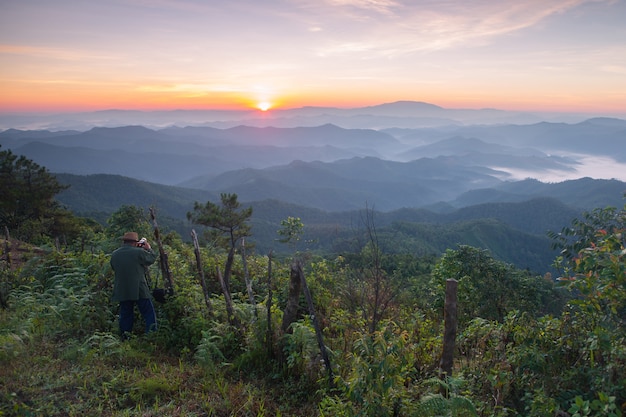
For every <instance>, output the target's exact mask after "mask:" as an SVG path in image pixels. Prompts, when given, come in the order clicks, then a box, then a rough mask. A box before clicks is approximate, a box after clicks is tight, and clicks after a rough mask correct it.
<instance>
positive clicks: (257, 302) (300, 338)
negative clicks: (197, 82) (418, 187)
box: [0, 151, 626, 417]
mask: <svg viewBox="0 0 626 417" xmlns="http://www.w3.org/2000/svg"><path fill="white" fill-rule="evenodd" d="M0 157H1V158H2V159H1V160H0V162H1V166H2V168H3V177H2V178H3V182H2V186H3V187H5V188H4V189H3V190H4V192H5V193H8V192H11V194H10V195H11V198H10V199H7V198H3V199H0V213H1V214H2V215H1V216H0V221H1V224H0V226H1V227H2V229H4V231H5V233H4V234H5V237H4V239H2V241H1V242H0V243H1V245H0V248H1V249H0V254H1V257H0V365H1V366H0V414H3V415H11V416H13V415H16V416H29V415H42V416H67V415H69V416H79V415H80V416H83V415H101V416H147V415H149V416H162V415H172V416H182V415H184V416H211V415H215V416H249V415H254V416H267V415H272V416H279V415H280V416H294V417H295V416H311V417H317V416H319V417H322V416H329V415H332V416H345V417H356V416H368V417H391V416H405V415H406V416H426V417H428V416H433V417H435V416H442V415H464V416H481V417H483V416H484V417H487V416H495V417H505V416H525V417H545V416H557V415H558V416H571V417H573V416H583V415H587V416H621V415H623V413H624V411H626V388H625V387H626V379H625V375H626V327H625V326H624V323H625V321H626V316H625V314H626V292H625V290H624V289H625V288H626V274H625V271H624V268H623V265H624V261H625V259H624V257H625V256H626V249H625V248H626V241H625V236H626V206H624V208H623V209H617V208H597V209H594V210H591V211H588V212H585V213H582V214H581V215H580V216H577V217H576V218H575V219H572V221H569V222H568V223H567V224H566V225H565V227H564V228H563V229H562V233H552V234H550V236H549V238H550V241H551V242H552V243H553V244H554V245H555V247H556V250H557V251H558V255H559V256H558V257H555V258H554V259H553V260H554V261H555V272H556V275H552V276H551V275H550V274H545V275H543V274H541V273H536V272H533V271H531V270H529V269H527V268H519V267H516V266H515V265H512V264H511V263H510V262H504V261H502V260H501V259H499V258H502V256H503V255H502V254H503V253H508V254H511V253H513V252H517V253H519V254H520V255H524V251H527V250H528V248H530V247H532V246H533V245H534V246H541V245H542V242H541V241H539V240H537V239H538V238H537V237H536V235H531V234H528V233H526V234H525V235H524V234H523V232H522V231H519V230H518V229H515V227H521V228H523V227H525V225H526V224H527V223H526V222H525V221H521V222H519V223H518V224H517V226H515V227H514V226H510V225H507V226H506V227H505V226H503V225H504V223H503V222H504V221H510V222H513V220H512V219H513V218H515V217H517V216H519V215H520V214H521V213H523V211H524V210H520V207H521V206H518V204H521V203H508V204H498V205H495V206H494V207H493V209H492V210H491V215H492V216H493V217H492V218H489V219H472V218H471V211H470V212H468V213H466V214H465V217H463V216H460V217H458V218H454V216H455V215H456V214H458V213H462V210H459V212H458V213H456V212H449V213H446V214H443V215H442V214H437V213H434V212H428V211H427V210H423V209H421V210H408V209H405V210H401V211H399V212H398V213H382V212H376V211H374V210H372V209H371V208H369V207H365V208H364V209H363V210H361V211H359V212H353V213H339V217H333V216H334V214H332V213H328V212H323V211H320V210H311V209H303V208H300V207H298V206H294V205H289V204H285V203H280V202H275V201H274V202H269V201H266V202H259V203H251V204H242V203H241V202H239V201H238V197H237V195H236V194H222V195H220V196H219V199H218V200H215V201H207V202H200V203H198V204H192V206H191V207H190V208H189V213H190V214H189V216H188V217H189V221H190V222H191V224H190V226H192V227H194V228H197V229H198V230H199V231H200V236H199V239H198V241H197V245H196V242H195V241H194V244H192V243H191V242H189V241H185V240H183V239H182V237H181V235H179V234H178V233H176V232H175V231H173V230H171V229H169V228H168V227H167V226H164V225H163V224H162V223H159V224H157V220H159V221H160V220H161V218H160V217H158V214H157V216H156V217H155V216H154V211H152V212H151V216H147V215H146V214H147V213H146V209H145V208H144V207H143V206H135V205H122V206H121V207H119V208H118V209H116V210H114V211H113V212H112V213H110V214H109V215H108V216H107V218H106V221H105V222H104V223H102V224H98V223H96V222H94V221H91V220H90V219H87V218H84V217H77V216H75V215H74V214H72V213H71V212H68V211H67V210H66V209H65V208H63V207H62V206H60V205H59V204H57V202H56V200H55V199H54V198H55V196H57V195H60V194H61V192H62V190H63V189H64V186H63V184H60V183H59V182H58V181H57V179H56V177H55V176H54V175H52V174H50V173H49V172H48V171H47V170H46V169H45V168H43V167H40V166H38V165H37V164H35V163H33V161H30V160H28V159H26V158H24V157H18V156H16V155H14V154H12V153H11V152H10V151H1V152H0ZM108 179H113V180H114V182H113V183H114V184H115V183H116V181H121V180H122V179H121V178H108ZM108 179H107V178H96V180H97V181H106V180H108ZM127 184H129V185H131V188H129V189H127V190H131V189H132V187H140V188H141V187H143V189H144V190H147V191H145V193H146V195H154V194H152V192H154V191H155V190H154V189H153V188H152V187H153V186H149V185H146V184H143V183H137V182H135V181H134V180H133V181H130V182H127ZM111 188H115V187H111ZM102 189H103V190H105V188H104V187H103V188H102ZM119 190H120V191H122V190H124V188H123V187H119ZM164 190H167V191H169V193H170V194H171V195H172V198H173V199H174V200H178V199H183V200H184V198H187V197H186V196H187V194H185V192H183V191H180V190H173V189H170V188H167V187H166V188H165V189H164ZM157 194H158V193H157ZM4 195H8V194H3V196H4ZM159 195H160V196H161V198H165V196H166V195H167V193H164V192H163V193H161V194H159ZM524 204H527V205H526V206H525V207H526V209H529V208H533V207H535V208H540V209H541V210H542V211H541V210H540V212H543V211H545V212H547V213H552V212H553V210H551V209H550V207H552V208H557V209H559V208H560V209H563V205H562V203H558V202H557V203H556V204H555V203H554V200H549V199H542V200H541V199H540V200H530V201H529V202H527V203H524ZM255 207H256V208H257V211H258V212H259V213H263V212H265V213H266V216H265V219H267V222H270V221H278V222H279V226H278V230H277V231H276V233H275V236H276V238H275V244H276V247H278V245H282V246H284V247H286V248H287V249H286V250H284V251H283V252H282V253H281V254H273V253H270V252H269V251H268V252H267V253H266V252H261V251H258V250H257V251H255V250H253V249H252V247H251V245H250V241H249V239H251V238H252V236H254V235H255V234H256V233H258V230H259V229H260V228H261V226H262V224H263V223H262V222H260V221H259V218H257V219H256V220H255V219H253V217H252V214H253V212H254V210H255ZM277 207H282V209H283V210H284V211H283V212H280V213H276V211H274V210H272V209H273V208H277ZM510 208H513V209H514V210H513V211H512V215H509V214H508V210H509V209H510ZM486 209H488V207H486ZM516 210H517V211H516ZM157 213H159V212H158V211H157ZM285 215H286V216H287V217H283V216H285ZM298 215H301V216H302V217H294V216H298ZM399 215H404V216H405V219H406V218H410V219H411V220H412V221H401V220H399V219H398V218H396V217H394V216H399ZM534 215H535V216H537V213H535V214H534ZM410 216H413V217H412V218H411V217H410ZM446 216H450V217H449V218H450V219H454V222H452V223H448V224H443V223H439V221H440V220H441V219H442V218H444V217H446ZM549 218H550V216H546V219H549ZM302 219H305V220H306V221H308V222H310V223H313V222H314V221H315V222H316V223H315V224H317V225H318V226H319V227H320V228H322V226H325V227H326V232H327V234H330V235H332V234H333V233H335V236H336V237H337V239H336V240H335V241H334V245H339V246H341V251H335V252H334V253H329V252H324V251H322V250H319V249H318V250H315V251H312V250H309V249H308V248H307V246H309V245H313V244H315V243H316V242H315V239H313V241H311V239H309V238H307V237H306V236H307V233H309V232H308V231H307V230H306V227H307V226H306V223H305V222H304V221H303V220H302ZM338 219H341V221H342V222H343V224H347V223H349V222H351V224H353V225H354V227H353V228H345V229H342V230H340V229H339V228H338V227H337V224H338V223H337V222H338ZM418 219H419V220H421V221H419V222H417V221H415V220H418ZM267 224H269V223H267ZM333 230H334V232H333ZM348 230H349V231H350V233H348ZM127 231H135V232H137V233H138V236H146V237H147V238H148V239H149V241H150V242H151V243H152V245H153V247H154V250H155V251H156V253H158V258H159V262H156V263H154V264H152V265H151V266H149V267H148V269H147V275H146V277H147V282H148V281H149V288H150V289H163V290H166V291H165V294H166V296H165V298H164V299H163V300H162V301H161V302H158V303H156V313H157V323H158V325H157V329H156V331H153V332H148V333H145V332H144V329H143V326H142V324H143V323H142V319H141V318H140V317H139V316H137V323H136V326H135V327H134V328H133V329H132V330H131V332H128V333H124V334H121V333H120V327H119V326H120V324H119V323H118V311H119V310H118V308H119V306H118V303H117V302H113V301H112V300H111V294H112V292H113V287H114V284H113V281H114V272H113V270H112V268H111V263H110V260H111V252H112V251H113V250H115V249H116V248H118V247H119V246H120V243H121V242H120V240H121V236H122V235H123V234H125V233H126V232H127ZM322 234H323V233H320V235H322ZM502 234H507V235H509V236H508V239H510V240H509V243H508V244H507V243H505V242H506V241H505V240H501V236H500V235H502ZM532 236H535V237H532ZM420 237H421V238H425V239H424V240H419V239H418V238H420ZM451 239H454V240H458V243H461V244H460V245H455V246H454V247H447V246H446V245H448V243H446V242H448V241H450V240H451ZM533 239H534V240H533ZM412 240H413V241H412ZM525 240H529V241H528V242H525ZM485 243H488V244H489V245H491V246H489V248H488V249H483V248H481V247H480V246H481V245H483V244H485ZM546 243H547V242H546ZM509 244H510V245H511V246H510V247H509V246H507V245H509ZM405 246H406V250H405ZM136 250H139V249H136ZM541 250H542V251H543V250H545V251H546V253H547V251H548V246H546V247H545V248H544V249H541ZM140 251H141V250H140ZM437 251H438V252H439V253H433V252H437ZM142 253H143V252H142ZM537 254H538V252H533V253H532V254H530V255H529V256H530V257H529V256H526V259H530V258H531V257H532V256H537ZM543 256H547V255H545V253H544V255H543ZM542 262H543V261H542ZM148 278H149V280H148ZM170 283H171V284H170ZM454 288H456V292H455V291H453V289H454ZM155 300H156V297H155ZM452 305H456V306H458V309H452V307H451V306H452ZM452 310H456V314H454V313H453V312H452ZM444 313H445V314H444ZM444 316H445V317H446V319H445V320H444ZM453 323H456V324H453ZM451 326H452V328H451ZM450 335H452V337H451V336H450ZM450 347H452V349H450ZM444 353H445V357H446V358H447V359H446V360H448V359H449V360H450V362H449V363H448V362H444V361H442V358H443V357H444Z"/></svg>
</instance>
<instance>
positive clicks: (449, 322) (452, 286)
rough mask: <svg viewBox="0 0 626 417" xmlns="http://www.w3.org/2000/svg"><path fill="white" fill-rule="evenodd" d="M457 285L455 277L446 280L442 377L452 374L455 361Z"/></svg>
mask: <svg viewBox="0 0 626 417" xmlns="http://www.w3.org/2000/svg"><path fill="white" fill-rule="evenodd" d="M457 285H458V282H457V281H456V280H454V279H448V280H446V301H445V307H444V313H443V314H444V333H443V350H442V353H441V361H440V362H439V370H440V377H441V378H442V379H445V378H446V377H448V376H452V366H453V363H454V343H455V340H456V329H457Z"/></svg>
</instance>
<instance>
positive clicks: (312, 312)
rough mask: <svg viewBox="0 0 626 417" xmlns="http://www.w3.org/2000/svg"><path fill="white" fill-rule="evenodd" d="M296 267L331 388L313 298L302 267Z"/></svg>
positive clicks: (328, 368) (299, 265)
mask: <svg viewBox="0 0 626 417" xmlns="http://www.w3.org/2000/svg"><path fill="white" fill-rule="evenodd" d="M296 267H297V272H298V275H300V280H301V282H302V290H303V291H304V296H305V298H306V301H307V304H308V306H309V314H310V315H311V319H312V321H313V327H314V328H315V335H316V336H317V344H318V346H319V348H320V353H321V354H322V359H324V365H326V371H327V372H328V384H329V386H330V387H332V386H333V368H332V367H331V366H330V358H329V357H328V351H327V350H326V345H324V338H323V335H322V329H321V328H320V325H319V321H318V320H317V315H316V314H315V306H314V305H313V298H312V297H311V292H310V291H309V286H308V285H307V283H306V278H305V277H304V271H303V270H302V265H301V264H300V262H298V263H297V264H296Z"/></svg>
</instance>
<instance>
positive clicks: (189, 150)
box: [0, 102, 626, 211]
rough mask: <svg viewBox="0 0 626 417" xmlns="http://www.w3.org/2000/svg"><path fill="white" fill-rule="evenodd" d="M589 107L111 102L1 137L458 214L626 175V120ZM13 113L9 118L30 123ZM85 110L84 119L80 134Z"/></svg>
mask: <svg viewBox="0 0 626 417" xmlns="http://www.w3.org/2000/svg"><path fill="white" fill-rule="evenodd" d="M79 116H80V117H79ZM561 116H563V115H561ZM578 116H580V115H568V116H567V117H569V118H570V119H572V120H574V121H572V122H565V121H563V120H560V121H554V120H552V121H546V120H549V119H548V118H546V119H541V118H540V117H538V115H536V114H534V115H533V114H523V115H520V114H518V113H512V112H507V111H502V110H496V109H479V110H464V109H445V108H442V107H439V106H436V105H433V104H429V103H422V102H395V103H387V104H382V105H379V106H371V107H363V108H355V109H338V108H319V107H304V108H301V109H286V110H275V111H271V112H267V113H263V112H250V111H246V112H236V111H184V110H180V111H173V112H137V111H131V112H126V111H105V112H95V113H85V114H80V115H64V117H65V119H63V120H65V121H63V120H61V119H56V118H55V116H53V115H50V116H46V117H44V118H43V119H39V120H40V121H46V123H50V125H49V126H52V124H53V121H54V123H56V124H55V126H56V128H55V129H53V128H52V127H50V130H19V129H15V128H14V127H19V124H16V125H14V126H12V128H11V129H7V130H5V131H3V132H0V145H1V146H2V147H3V148H8V149H11V150H12V151H13V152H15V153H16V154H22V155H25V156H26V157H28V158H31V159H33V160H34V161H35V162H37V163H38V164H40V165H42V166H45V167H46V168H47V169H48V170H50V171H51V172H53V173H67V174H75V175H93V174H111V175H121V176H125V177H130V178H134V179H137V180H142V181H145V182H150V183H157V184H164V185H167V186H180V187H184V188H187V189H196V190H199V191H202V192H205V193H207V195H213V196H217V195H219V193H222V192H228V193H237V194H238V195H239V196H240V200H241V201H262V200H266V199H275V200H279V201H283V202H288V203H293V204H297V205H299V206H306V207H312V208H317V209H320V210H327V211H345V210H355V209H359V208H362V207H364V206H365V205H366V204H367V205H369V206H372V207H376V209H377V210H380V211H393V210H398V209H401V208H405V207H409V208H419V207H428V208H434V207H438V208H439V210H442V211H445V210H449V209H453V208H456V207H461V206H464V205H467V204H468V203H467V202H471V204H480V203H481V202H499V201H517V200H515V198H514V197H513V199H512V200H509V199H508V198H509V197H510V194H513V195H516V194H517V193H515V192H513V193H511V192H510V189H509V188H508V187H509V186H511V185H513V184H517V182H518V181H520V180H523V179H526V178H533V179H537V180H540V181H542V182H544V183H553V182H554V183H560V182H563V181H565V180H571V179H580V178H583V177H589V178H595V179H606V180H609V179H612V178H615V179H618V180H621V181H625V180H626V120H623V119H619V118H607V117H594V118H589V119H580V120H578V119H577V117H578ZM2 117H3V119H2V120H4V122H3V123H5V122H7V120H12V121H13V122H14V123H18V122H19V121H20V120H21V122H24V123H25V121H26V119H10V118H9V117H8V116H6V115H5V116H2ZM33 117H34V116H33ZM563 118H564V117H562V119H563ZM35 119H36V118H34V119H32V120H35ZM79 119H80V121H81V123H82V128H80V129H72V128H71V127H72V123H73V122H72V120H79ZM16 120H17V122H16ZM176 120H178V121H181V120H185V121H187V122H186V123H187V124H180V125H176V123H175V121H176ZM511 120H516V121H517V123H516V124H511V123H510V121H511ZM523 120H525V121H526V122H525V123H521V121H523ZM66 121H69V122H68V123H66ZM120 121H128V122H130V121H132V124H127V125H119V126H118V123H119V122H120ZM251 121H252V122H253V123H252V122H251ZM306 121H308V122H313V121H314V123H311V125H307V122H306ZM332 121H336V122H337V123H338V124H332V123H331V122H332ZM357 121H358V123H357ZM152 122H154V123H152ZM156 122H158V123H156ZM248 122H251V123H249V124H248ZM93 123H98V125H97V126H92V124H93ZM154 125H160V126H162V127H158V128H157V127H154ZM290 125H293V127H284V126H290ZM350 125H354V127H347V126H350ZM110 126H115V127H110ZM385 126H387V127H385ZM74 127H76V126H74ZM383 127H384V128H383ZM61 128H62V129H63V130H57V129H61ZM588 193H589V191H588ZM616 194H617V195H616V196H615V197H616V198H621V197H622V196H621V192H620V191H616ZM481 198H482V199H483V200H481ZM577 198H578V199H579V200H580V199H585V198H589V196H588V195H578V196H577ZM571 203H573V204H574V205H576V206H578V207H580V206H582V205H585V204H584V203H583V202H582V201H578V202H576V201H572V202H571ZM577 203H578V204H577ZM568 204H569V203H568ZM618 205H619V204H618Z"/></svg>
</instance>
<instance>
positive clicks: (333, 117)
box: [0, 101, 626, 131]
mask: <svg viewBox="0 0 626 417" xmlns="http://www.w3.org/2000/svg"><path fill="white" fill-rule="evenodd" d="M597 116H606V117H613V118H622V119H626V111H625V112H621V113H617V114H603V115H598V114H592V113H588V114H587V113H563V112H561V113H557V112H552V113H551V112H519V111H506V110H498V109H448V108H443V107H440V106H437V105H434V104H430V103H424V102H419V101H397V102H393V103H384V104H380V105H376V106H368V107H356V108H337V107H313V106H308V107H301V108H293V109H272V110H270V111H267V112H261V111H258V110H252V109H250V110H240V111H236V110H157V111H138V110H116V109H112V110H101V111H92V112H76V113H4V114H1V113H0V129H10V128H15V129H22V130H53V131H57V130H80V131H85V130H88V129H90V128H92V127H120V126H127V125H142V126H146V127H150V128H154V129H160V128H164V127H169V126H180V127H184V126H204V127H215V128H221V129H227V128H230V127H236V126H241V125H246V126H254V127H269V126H271V127H283V128H285V127H315V126H321V125H324V124H335V125H337V126H341V127H343V128H347V129H348V128H357V129H377V130H378V129H384V128H425V127H443V126H461V125H485V124H533V123H539V122H542V121H547V122H564V123H578V122H582V121H584V120H587V119H590V118H593V117H597Z"/></svg>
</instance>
